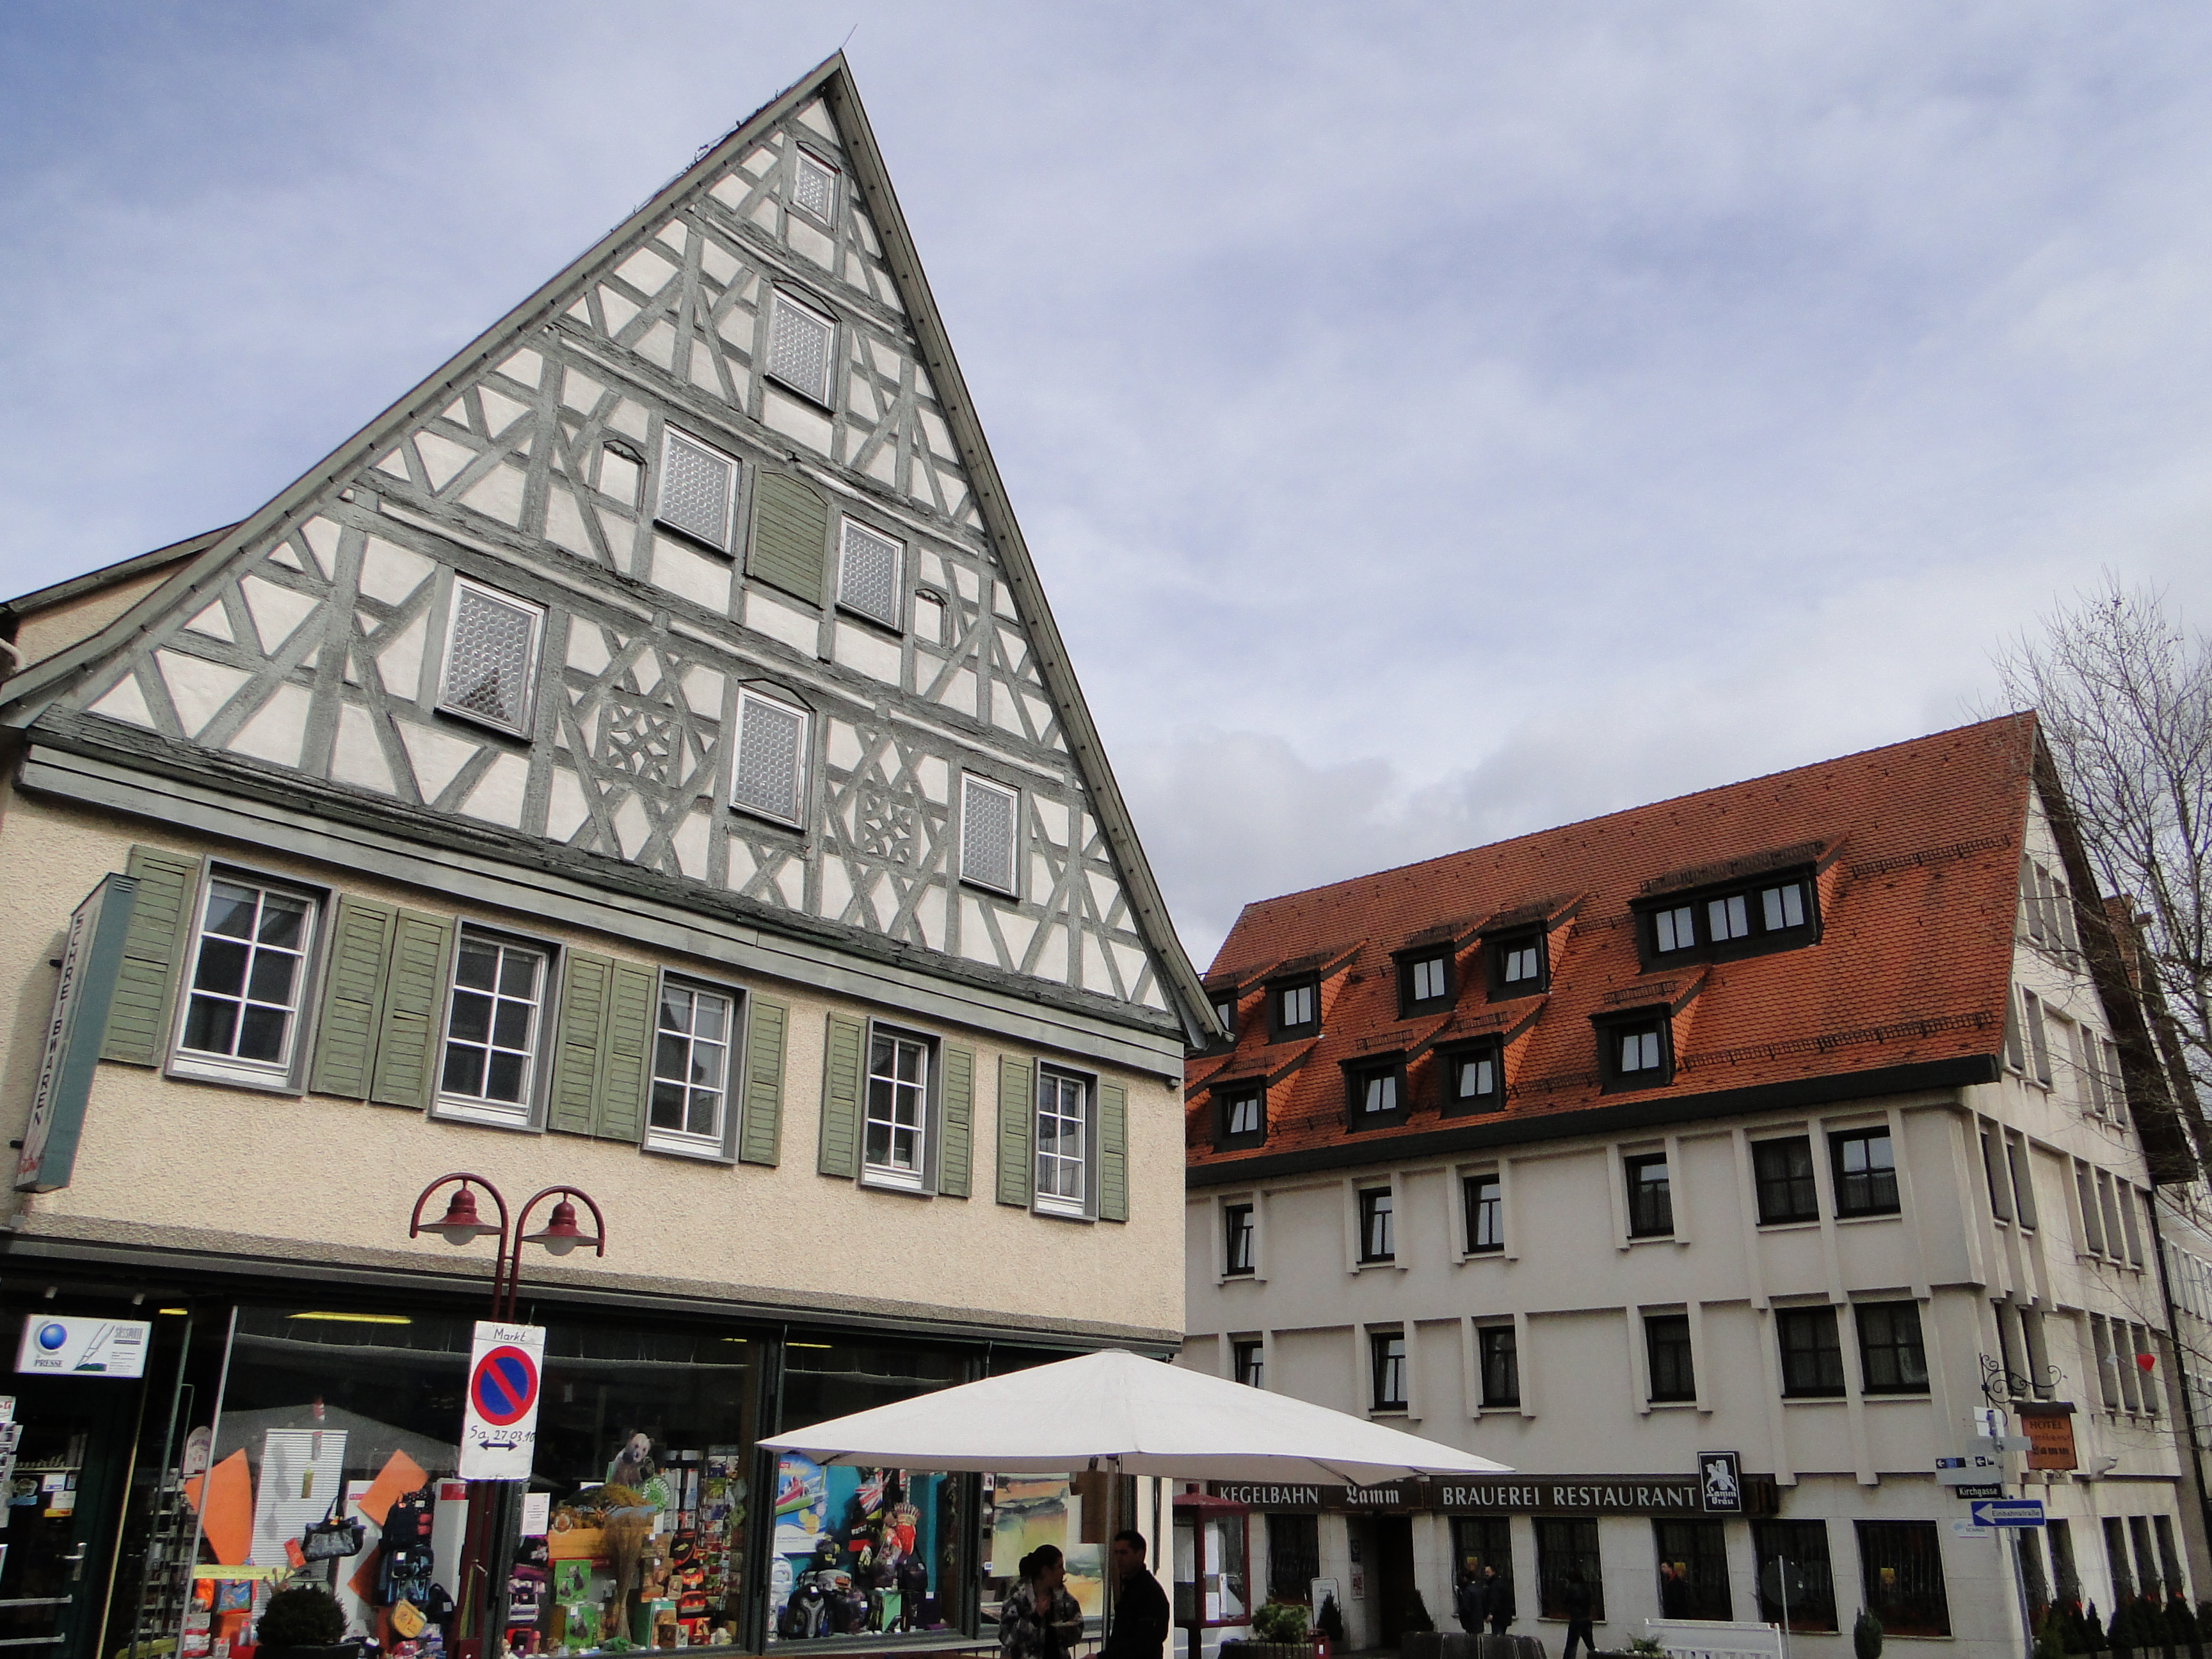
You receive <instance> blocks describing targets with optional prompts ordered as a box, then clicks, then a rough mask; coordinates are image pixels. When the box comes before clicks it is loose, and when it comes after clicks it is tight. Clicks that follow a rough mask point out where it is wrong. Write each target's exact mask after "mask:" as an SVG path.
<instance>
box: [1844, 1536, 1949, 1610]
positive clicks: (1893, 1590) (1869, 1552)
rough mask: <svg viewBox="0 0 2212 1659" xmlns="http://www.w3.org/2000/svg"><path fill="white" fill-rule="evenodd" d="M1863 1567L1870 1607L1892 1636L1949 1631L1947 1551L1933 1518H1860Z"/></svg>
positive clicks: (1860, 1545)
mask: <svg viewBox="0 0 2212 1659" xmlns="http://www.w3.org/2000/svg"><path fill="white" fill-rule="evenodd" d="M1856 1524H1857V1527H1858V1534H1859V1568H1860V1572H1861V1574H1862V1576H1863V1589H1864V1591H1865V1594H1866V1605H1867V1610H1868V1611H1869V1613H1873V1614H1874V1616H1875V1618H1877V1619H1879V1620H1881V1627H1882V1629H1883V1631H1884V1632H1887V1634H1889V1635H1892V1636H1948V1635H1949V1634H1950V1633H1951V1607H1950V1603H1949V1601H1948V1599H1947V1598H1946V1597H1945V1595H1944V1593H1943V1555H1942V1549H1941V1548H1940V1547H1938V1545H1937V1543H1936V1523H1935V1522H1933V1521H1861V1522H1857V1523H1856Z"/></svg>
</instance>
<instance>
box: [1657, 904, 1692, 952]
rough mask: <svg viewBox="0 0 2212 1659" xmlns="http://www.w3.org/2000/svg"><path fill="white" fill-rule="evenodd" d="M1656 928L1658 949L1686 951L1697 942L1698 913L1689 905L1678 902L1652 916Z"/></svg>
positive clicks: (1663, 950)
mask: <svg viewBox="0 0 2212 1659" xmlns="http://www.w3.org/2000/svg"><path fill="white" fill-rule="evenodd" d="M1653 921H1654V924H1655V926H1656V928H1657V930H1658V931H1657V935H1656V937H1657V939H1658V944H1659V949H1660V951H1662V952H1665V951H1687V950H1689V949H1691V948H1692V946H1694V945H1696V944H1697V942H1698V913H1697V911H1696V910H1695V909H1694V908H1692V907H1691V906H1689V905H1686V904H1678V905H1676V906H1674V908H1672V909H1668V910H1662V911H1660V912H1659V914H1658V915H1656V917H1655V918H1653Z"/></svg>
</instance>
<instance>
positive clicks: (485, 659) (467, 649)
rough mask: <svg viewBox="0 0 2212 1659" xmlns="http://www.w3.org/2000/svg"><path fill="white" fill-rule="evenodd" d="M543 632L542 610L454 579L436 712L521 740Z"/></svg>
mask: <svg viewBox="0 0 2212 1659" xmlns="http://www.w3.org/2000/svg"><path fill="white" fill-rule="evenodd" d="M544 626H545V611H544V607H543V606H541V605H532V604H530V603H528V602H527V601H526V600H522V599H514V598H512V597H510V596H509V595H507V594H505V593H500V592H495V591H493V590H492V589H490V588H489V587H483V586H478V585H477V583H475V582H472V581H470V580H467V579H466V578H465V577H456V578H454V580H453V609H452V614H451V616H450V617H447V623H446V675H445V679H444V681H443V683H442V685H441V689H440V690H439V693H438V707H439V708H442V709H444V710H446V711H447V713H448V714H465V715H466V716H467V717H468V718H469V719H471V720H482V721H483V722H484V723H485V724H487V725H489V726H499V727H501V729H503V730H505V731H508V732H516V733H518V734H523V735H526V734H527V733H528V732H529V730H530V711H531V705H532V696H531V692H532V686H533V685H534V684H536V681H537V675H538V641H539V637H540V635H542V634H543V632H544Z"/></svg>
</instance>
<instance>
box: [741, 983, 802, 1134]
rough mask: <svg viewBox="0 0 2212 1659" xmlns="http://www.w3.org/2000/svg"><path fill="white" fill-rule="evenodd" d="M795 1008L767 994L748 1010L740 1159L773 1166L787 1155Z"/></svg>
mask: <svg viewBox="0 0 2212 1659" xmlns="http://www.w3.org/2000/svg"><path fill="white" fill-rule="evenodd" d="M790 1023H791V1010H790V1009H788V1008H787V1007H786V1006H784V1005H783V1004H782V1003H781V1002H770V1001H769V1000H768V999H767V998H766V997H750V998H748V999H747V1000H746V1009H745V1092H744V1117H743V1119H741V1120H740V1121H739V1123H738V1162H740V1163H743V1164H770V1165H773V1164H775V1163H777V1162H778V1161H779V1160H780V1159H781V1158H782V1156H783V1048H784V1031H785V1030H786V1028H787V1026H788V1025H789V1024H790Z"/></svg>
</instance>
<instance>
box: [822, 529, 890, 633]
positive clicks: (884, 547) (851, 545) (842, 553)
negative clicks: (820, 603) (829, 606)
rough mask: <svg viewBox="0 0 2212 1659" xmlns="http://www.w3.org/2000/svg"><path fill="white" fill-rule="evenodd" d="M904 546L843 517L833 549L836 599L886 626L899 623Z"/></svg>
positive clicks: (845, 607) (870, 619)
mask: <svg viewBox="0 0 2212 1659" xmlns="http://www.w3.org/2000/svg"><path fill="white" fill-rule="evenodd" d="M905 559H906V547H905V544H903V543H901V542H895V541H893V540H892V539H891V538H890V537H888V536H883V535H878V533H877V532H874V531H872V530H871V529H869V528H868V526H866V525H864V524H861V523H860V522H859V521H858V520H853V519H848V520H845V530H844V536H843V538H842V544H841V545H840V547H839V549H838V553H837V603H838V604H839V605H841V606H842V607H843V608H844V609H845V610H848V611H855V612H858V613H859V614H860V615H861V616H863V617H866V618H867V619H868V620H869V621H870V622H878V623H882V624H883V625H884V627H886V628H896V627H897V626H898V625H899V621H900V612H901V611H902V610H903V609H904V607H903V606H902V605H901V604H900V602H899V601H900V599H901V597H902V594H901V586H902V585H901V583H900V580H899V570H900V567H901V566H902V564H903V563H904V562H905Z"/></svg>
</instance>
